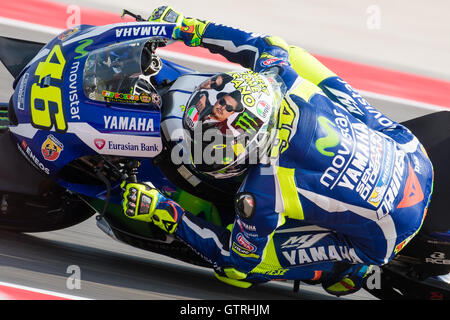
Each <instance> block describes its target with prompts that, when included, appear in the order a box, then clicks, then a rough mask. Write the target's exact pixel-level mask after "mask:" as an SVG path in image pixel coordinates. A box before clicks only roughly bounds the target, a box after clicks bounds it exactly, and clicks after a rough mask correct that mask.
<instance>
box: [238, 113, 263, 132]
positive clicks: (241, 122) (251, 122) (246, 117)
mask: <svg viewBox="0 0 450 320" xmlns="http://www.w3.org/2000/svg"><path fill="white" fill-rule="evenodd" d="M233 126H234V127H235V128H241V129H243V130H244V131H245V132H249V133H252V132H256V131H257V130H258V128H259V124H258V122H257V121H256V119H255V118H254V117H252V115H250V114H248V113H247V112H246V111H245V112H244V113H242V114H241V115H240V116H239V117H238V118H237V120H236V121H235V122H234V124H233Z"/></svg>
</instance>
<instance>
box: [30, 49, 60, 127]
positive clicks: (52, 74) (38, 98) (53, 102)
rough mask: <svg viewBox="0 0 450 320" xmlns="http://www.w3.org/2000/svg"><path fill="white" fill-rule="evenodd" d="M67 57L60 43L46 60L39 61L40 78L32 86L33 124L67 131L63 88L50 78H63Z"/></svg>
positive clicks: (38, 74) (38, 73) (37, 69)
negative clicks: (54, 84) (52, 82)
mask: <svg viewBox="0 0 450 320" xmlns="http://www.w3.org/2000/svg"><path fill="white" fill-rule="evenodd" d="M65 65H66V59H65V58H64V55H63V53H62V51H61V47H60V46H59V45H55V46H54V47H53V49H52V50H51V51H50V53H49V54H48V56H47V58H46V59H45V61H42V62H39V64H38V66H37V68H36V72H35V73H34V75H35V76H38V77H39V80H38V81H37V82H35V83H33V85H32V86H31V94H30V97H31V123H32V124H33V126H35V127H37V128H40V129H46V130H50V129H51V128H52V127H53V126H55V131H57V132H65V131H67V122H66V117H65V115H64V108H63V104H62V97H61V89H60V88H58V87H54V86H51V85H50V78H51V79H56V80H62V77H63V72H64V66H65ZM47 81H48V82H47Z"/></svg>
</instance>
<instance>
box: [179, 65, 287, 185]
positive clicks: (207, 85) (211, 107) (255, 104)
mask: <svg viewBox="0 0 450 320" xmlns="http://www.w3.org/2000/svg"><path fill="white" fill-rule="evenodd" d="M277 77H278V78H277ZM282 98H283V90H282V81H281V79H279V76H278V75H276V74H273V73H256V72H253V71H251V70H245V71H236V72H226V73H220V74H217V75H214V76H212V77H210V78H208V79H207V80H205V81H204V82H202V83H201V84H200V85H199V86H197V87H196V88H195V90H194V91H193V92H192V94H191V96H190V97H189V99H188V102H187V104H186V108H185V111H184V115H183V127H184V131H185V135H186V142H187V143H186V144H185V145H186V146H187V148H189V153H190V164H191V165H192V166H193V167H194V169H195V170H196V171H198V172H200V173H203V174H206V175H209V176H212V177H214V178H218V179H224V178H229V177H233V176H237V175H241V174H243V173H244V172H245V171H246V169H247V168H248V166H249V164H256V163H259V162H260V160H261V157H264V155H265V154H266V153H267V148H268V147H269V146H270V144H271V141H273V139H274V137H275V133H276V120H277V115H278V110H279V107H280V105H281V101H282Z"/></svg>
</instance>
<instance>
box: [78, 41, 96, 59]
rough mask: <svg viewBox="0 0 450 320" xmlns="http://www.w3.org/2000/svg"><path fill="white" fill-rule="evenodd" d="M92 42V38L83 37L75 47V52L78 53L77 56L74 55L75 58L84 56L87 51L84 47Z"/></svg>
mask: <svg viewBox="0 0 450 320" xmlns="http://www.w3.org/2000/svg"><path fill="white" fill-rule="evenodd" d="M93 42H94V40H92V39H84V40H81V41H80V42H78V43H80V45H79V46H78V47H77V48H76V49H75V52H76V53H78V54H79V56H76V57H75V59H81V58H83V57H84V56H86V55H87V54H88V53H89V52H87V51H86V50H85V49H86V47H88V46H90V45H91V44H92V43H93Z"/></svg>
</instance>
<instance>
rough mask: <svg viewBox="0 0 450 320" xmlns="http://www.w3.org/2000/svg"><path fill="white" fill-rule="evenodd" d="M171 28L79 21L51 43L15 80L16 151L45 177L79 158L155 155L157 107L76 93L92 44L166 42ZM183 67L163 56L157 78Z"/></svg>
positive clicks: (13, 128) (175, 74) (80, 89)
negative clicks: (97, 98) (98, 24)
mask: <svg viewBox="0 0 450 320" xmlns="http://www.w3.org/2000/svg"><path fill="white" fill-rule="evenodd" d="M173 27H174V25H173V24H155V23H147V22H139V23H119V24H113V25H107V26H101V27H95V26H90V25H80V26H78V27H75V28H74V29H71V30H67V31H65V32H63V33H62V34H61V35H59V36H58V37H56V38H54V39H53V40H52V41H50V42H49V43H48V44H47V45H45V46H44V47H43V48H42V49H41V50H40V51H39V52H38V54H37V56H36V57H35V58H33V59H32V60H31V61H30V62H29V63H28V64H27V65H26V66H25V68H24V69H23V70H22V71H21V73H20V74H19V76H18V78H16V81H15V87H16V90H15V92H14V95H13V102H14V112H15V116H16V117H17V120H18V121H17V122H18V124H17V125H16V126H11V127H10V130H11V132H12V133H13V136H14V137H15V140H16V143H17V146H18V148H19V150H22V151H24V155H25V157H27V158H28V159H29V160H30V161H31V162H32V163H33V164H34V165H35V166H36V167H37V168H38V169H39V170H40V171H41V172H42V173H44V174H46V175H50V176H54V175H55V174H56V173H57V172H58V171H59V170H60V169H61V168H63V167H64V166H65V165H66V164H68V163H69V162H71V161H73V160H75V159H78V158H80V157H82V156H86V155H95V154H104V155H117V156H126V157H133V158H152V157H154V156H156V155H157V154H159V152H160V151H161V148H162V143H161V138H160V120H161V116H160V110H159V108H158V107H157V106H156V105H152V104H138V103H136V104H127V103H122V102H121V101H119V102H114V101H109V102H106V101H94V100H91V99H89V98H88V97H87V96H86V95H85V93H84V90H83V80H84V79H83V71H84V68H85V63H86V59H87V57H88V56H89V53H90V52H92V51H94V50H96V49H99V48H103V47H108V46H113V45H117V44H121V43H124V42H128V41H133V40H137V39H145V40H146V39H150V38H153V37H157V38H159V39H160V38H165V39H167V40H170V39H171V35H172V32H173ZM187 72H189V69H186V68H181V67H179V66H177V65H176V64H173V63H169V62H166V61H164V66H163V68H162V70H161V71H160V72H159V77H158V79H157V81H160V82H161V83H162V82H163V81H167V80H168V81H173V80H174V79H176V78H177V77H179V76H180V75H181V74H183V73H187ZM32 102H33V103H32ZM32 107H33V108H34V109H33V110H32ZM33 112H34V115H33ZM36 114H38V116H36ZM36 119H37V120H36Z"/></svg>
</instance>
